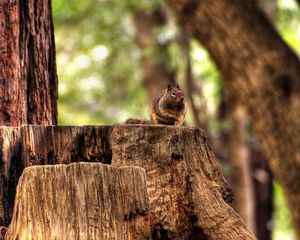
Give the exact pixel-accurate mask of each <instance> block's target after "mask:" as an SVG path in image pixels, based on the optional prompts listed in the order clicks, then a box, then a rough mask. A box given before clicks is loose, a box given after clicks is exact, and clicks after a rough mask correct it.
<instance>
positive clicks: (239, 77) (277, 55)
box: [169, 0, 300, 239]
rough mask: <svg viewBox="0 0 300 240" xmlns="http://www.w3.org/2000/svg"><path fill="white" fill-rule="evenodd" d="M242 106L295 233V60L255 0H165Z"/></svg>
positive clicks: (299, 223)
mask: <svg viewBox="0 0 300 240" xmlns="http://www.w3.org/2000/svg"><path fill="white" fill-rule="evenodd" d="M169 4H170V6H171V8H172V9H173V10H174V12H175V13H176V15H177V17H178V19H179V22H180V23H181V24H182V25H183V26H184V27H185V28H186V29H187V30H188V31H189V33H190V34H191V35H192V36H194V37H196V38H197V39H198V40H199V41H200V42H201V43H202V44H203V46H205V47H206V48H207V49H208V51H209V53H210V55H211V57H212V58H213V59H214V61H215V62H216V64H217V66H218V68H219V69H220V71H221V72H222V75H223V77H224V79H225V81H226V84H228V85H230V86H231V87H232V88H233V90H234V91H235V92H236V94H237V97H238V101H239V102H241V103H242V104H243V105H244V106H245V107H246V109H247V111H248V113H249V116H250V119H251V120H252V123H253V126H254V129H255V132H256V134H257V137H258V140H259V141H260V143H261V144H262V147H263V149H264V151H265V152H266V153H267V157H268V160H269V163H270V167H271V169H272V171H273V173H274V175H275V177H276V178H277V180H278V182H279V183H280V184H281V185H282V187H283V189H284V193H285V195H286V198H287V200H288V205H289V207H290V209H291V215H292V222H293V225H294V228H295V230H296V232H297V237H298V239H300V211H299V209H300V188H299V186H300V164H299V163H300V137H299V132H300V111H299V109H300V94H299V92H300V81H299V79H300V62H299V59H298V57H297V56H296V55H295V54H294V53H293V52H292V51H291V49H290V48H289V47H288V46H287V45H286V44H285V43H284V41H283V40H282V39H281V37H280V36H279V34H278V33H277V32H276V31H275V30H274V28H273V27H272V25H271V23H270V22H269V21H267V19H266V17H265V16H264V15H263V13H262V12H260V11H259V10H258V9H257V5H256V1H252V0H249V1H239V0H223V1H209V0H203V1H187V0H169Z"/></svg>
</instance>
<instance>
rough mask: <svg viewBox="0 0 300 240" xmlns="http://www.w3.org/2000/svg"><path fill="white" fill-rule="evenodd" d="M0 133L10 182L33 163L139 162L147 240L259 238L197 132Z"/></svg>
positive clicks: (128, 128)
mask: <svg viewBox="0 0 300 240" xmlns="http://www.w3.org/2000/svg"><path fill="white" fill-rule="evenodd" d="M2 131H3V132H2V134H1V139H2V143H3V144H2V145H1V151H2V155H1V156H2V159H1V160H2V161H1V162H2V167H3V169H1V170H2V171H3V172H4V171H5V170H6V171H7V172H8V173H7V174H8V175H9V176H7V178H8V179H10V181H11V182H13V181H17V180H18V177H19V176H20V173H21V172H22V169H23V168H24V167H25V166H32V165H36V164H55V163H70V162H77V161H98V162H102V163H108V164H111V165H112V166H115V167H119V166H138V167H142V168H144V169H145V170H146V174H147V192H148V197H149V209H148V211H147V214H146V215H145V216H142V217H144V218H145V221H146V220H147V221H149V224H150V229H149V232H148V233H147V234H148V235H147V236H149V238H150V239H155V240H158V239H178V240H185V239H186V240H187V239H225V240H226V239H256V238H255V237H254V235H253V234H252V233H251V231H250V230H249V229H248V228H247V227H246V225H245V224H244V222H243V220H242V219H241V218H240V217H239V216H238V215H237V214H236V213H235V212H234V210H233V209H232V207H231V206H230V204H229V203H231V202H232V200H233V196H232V191H231V188H230V187H229V186H228V184H227V183H226V181H225V180H224V178H223V175H222V172H221V168H220V164H219V162H218V161H217V160H216V159H215V157H214V155H213V154H212V152H211V150H210V148H209V146H208V144H207V141H206V137H205V134H204V133H203V131H202V130H200V129H192V128H184V127H170V126H144V125H114V126H98V127H96V126H88V127H54V126H48V127H43V126H26V127H25V126H24V127H20V128H17V129H14V128H3V127H2ZM14 131H16V132H17V131H19V134H18V135H17V136H19V137H18V138H17V137H16V139H15V142H17V143H18V144H19V147H18V148H17V149H16V147H14V146H11V144H10V143H12V142H13V141H11V138H12V137H11V136H12V135H13V132H14ZM4 132H5V134H4ZM8 137H10V139H8ZM14 152H16V153H15V154H14ZM14 155H17V156H18V159H19V162H18V163H19V165H20V166H19V170H20V171H17V174H15V175H14V176H11V175H10V172H14V171H13V170H14V169H15V167H17V166H18V165H13V166H12V164H11V163H10V162H11V160H12V158H13V156H14ZM87 207H88V206H87ZM121 239H122V238H121ZM125 239H126V238H124V240H125Z"/></svg>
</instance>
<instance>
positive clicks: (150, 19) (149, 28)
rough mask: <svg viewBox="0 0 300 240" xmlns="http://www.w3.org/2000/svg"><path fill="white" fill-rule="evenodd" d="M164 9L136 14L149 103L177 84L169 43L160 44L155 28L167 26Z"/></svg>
mask: <svg viewBox="0 0 300 240" xmlns="http://www.w3.org/2000/svg"><path fill="white" fill-rule="evenodd" d="M166 17H167V16H166V13H165V11H164V9H163V8H162V7H160V8H157V9H155V10H139V11H137V12H136V13H134V18H133V19H134V25H135V30H136V34H135V40H136V43H137V45H138V46H139V48H140V49H141V51H142V57H141V66H142V69H143V81H144V85H145V86H146V89H147V90H148V97H149V102H150V103H151V102H152V101H153V99H154V98H155V97H156V96H157V95H158V94H159V93H160V92H161V91H162V90H163V89H165V88H166V87H167V85H168V84H171V85H173V84H174V83H175V74H176V72H175V70H174V69H172V68H171V67H170V62H171V59H170V56H169V53H168V42H165V43H163V42H159V41H158V39H157V36H155V32H154V30H155V28H158V27H163V26H164V25H165V24H167V19H166Z"/></svg>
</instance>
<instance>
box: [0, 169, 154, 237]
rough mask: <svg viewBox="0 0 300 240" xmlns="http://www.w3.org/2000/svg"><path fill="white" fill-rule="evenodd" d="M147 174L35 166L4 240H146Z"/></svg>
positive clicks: (24, 180) (19, 195)
mask: <svg viewBox="0 0 300 240" xmlns="http://www.w3.org/2000/svg"><path fill="white" fill-rule="evenodd" d="M148 206H149V202H148V195H147V188H146V173H145V170H144V169H142V168H139V167H115V166H109V165H103V164H100V163H73V164H70V165H62V164H60V165H55V166H35V167H29V168H26V169H25V170H24V172H23V174H22V176H21V178H20V181H19V184H18V187H17V195H16V205H15V208H14V215H13V219H12V222H11V225H10V226H9V229H8V231H7V234H6V237H5V239H6V240H15V239H21V240H27V239H28V240H29V239H35V240H45V239H49V240H54V239H57V240H61V239H64V240H74V239H82V240H84V239H89V240H93V239H95V240H99V239H102V240H109V239H116V240H133V239H134V240H138V239H140V240H144V239H150V238H149V237H148V236H149V235H148V234H149V229H150V225H149V222H148V221H147V220H146V218H144V217H142V216H143V215H146V214H147V211H148Z"/></svg>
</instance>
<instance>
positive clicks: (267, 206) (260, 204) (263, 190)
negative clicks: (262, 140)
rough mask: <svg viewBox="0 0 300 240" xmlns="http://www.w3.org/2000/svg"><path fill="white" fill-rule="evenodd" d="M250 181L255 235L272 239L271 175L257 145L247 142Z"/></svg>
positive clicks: (259, 237)
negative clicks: (252, 193)
mask: <svg viewBox="0 0 300 240" xmlns="http://www.w3.org/2000/svg"><path fill="white" fill-rule="evenodd" d="M249 149H250V165H251V173H252V181H253V185H254V189H255V194H254V195H255V212H256V236H257V239H259V240H271V239H272V228H271V227H270V224H271V223H272V221H273V220H272V219H273V218H272V215H273V209H274V203H273V176H272V173H271V169H270V167H269V165H268V162H267V159H266V157H265V156H264V154H263V152H262V150H261V149H260V148H259V145H258V144H257V143H255V142H252V143H251V144H249Z"/></svg>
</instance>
